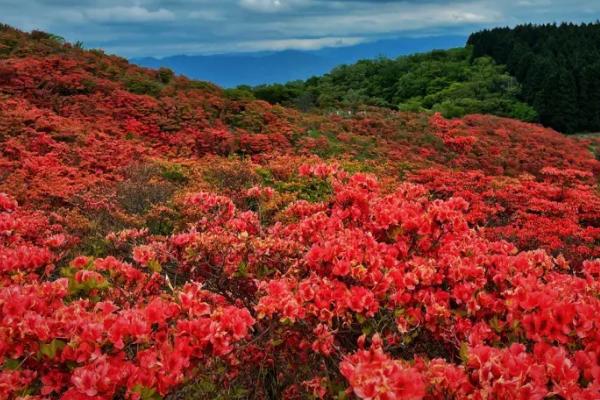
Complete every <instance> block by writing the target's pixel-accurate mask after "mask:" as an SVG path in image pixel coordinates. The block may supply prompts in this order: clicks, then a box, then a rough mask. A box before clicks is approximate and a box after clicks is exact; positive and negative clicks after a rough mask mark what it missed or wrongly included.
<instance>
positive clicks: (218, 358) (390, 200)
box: [0, 27, 600, 400]
mask: <svg viewBox="0 0 600 400" xmlns="http://www.w3.org/2000/svg"><path fill="white" fill-rule="evenodd" d="M0 143H1V145H0V193H1V194H0V364H1V365H2V368H1V369H0V398H2V399H4V398H6V399H16V398H23V399H25V398H27V399H66V400H68V399H73V400H92V399H94V400H96V399H110V398H125V399H143V400H151V399H159V398H167V399H186V398H189V399H192V398H194V399H196V398H200V399H213V398H218V399H247V398H255V399H276V398H277V399H278V398H288V399H305V398H334V399H350V398H361V399H382V400H384V399H386V400H387V399H559V398H565V399H598V398H600V318H599V315H600V259H599V257H600V195H599V192H598V176H600V162H599V161H597V160H596V158H595V155H594V153H593V152H594V151H596V149H597V148H599V147H600V146H599V144H598V142H597V141H595V142H594V141H593V140H592V139H589V140H581V139H576V138H566V137H564V136H562V135H560V134H559V133H556V132H554V131H552V130H549V129H545V128H542V127H540V126H537V125H532V124H526V123H522V122H517V121H513V120H509V119H501V118H495V117H489V116H480V115H475V116H468V117H465V118H463V119H457V120H446V119H444V118H442V117H440V116H439V115H419V114H408V113H397V112H393V111H390V110H381V109H375V108H365V109H363V110H361V111H359V112H358V113H350V112H345V111H343V110H340V112H338V113H336V114H331V115H325V114H301V113H298V112H296V111H292V110H288V109H285V108H283V107H280V106H272V105H269V104H267V103H265V102H260V101H247V100H243V99H232V98H227V97H226V96H224V95H223V93H222V92H221V91H220V89H218V88H216V87H213V86H212V85H210V84H205V83H200V82H192V81H189V80H187V79H185V78H183V77H175V76H172V74H170V73H169V71H166V70H159V71H151V70H145V69H141V68H138V67H135V66H132V65H129V64H127V63H126V61H124V60H122V59H119V58H117V57H114V56H106V55H104V54H102V53H101V52H98V51H83V50H81V49H78V48H75V47H71V46H70V45H68V44H66V45H65V44H62V43H58V42H56V40H55V39H54V38H52V37H48V36H47V35H44V34H42V33H34V34H24V33H21V32H19V31H15V30H12V29H10V28H7V27H3V28H2V29H0Z"/></svg>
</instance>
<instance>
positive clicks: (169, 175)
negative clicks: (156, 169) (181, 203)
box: [162, 164, 188, 183]
mask: <svg viewBox="0 0 600 400" xmlns="http://www.w3.org/2000/svg"><path fill="white" fill-rule="evenodd" d="M162 177H163V178H165V179H166V180H168V181H170V182H173V183H186V182H187V181H188V177H187V173H186V171H185V169H184V167H183V166H182V165H181V164H165V165H163V166H162Z"/></svg>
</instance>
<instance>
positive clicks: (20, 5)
mask: <svg viewBox="0 0 600 400" xmlns="http://www.w3.org/2000/svg"><path fill="white" fill-rule="evenodd" d="M598 18H600V0H398V1H396V0H370V1H368V0H343V1H342V0H186V1H184V0H105V1H100V0H0V22H4V23H8V24H10V25H13V26H16V27H18V28H20V29H24V30H31V29H41V30H45V31H48V32H53V33H56V34H58V35H61V36H63V37H65V38H66V39H67V40H69V41H77V40H80V41H82V42H83V43H84V45H85V46H86V47H89V48H92V47H100V48H103V49H106V50H107V51H108V52H111V53H116V54H120V55H122V56H126V57H137V56H166V55H173V54H211V53H228V52H240V51H258V50H280V49H318V48H321V47H327V46H343V45H351V44H355V43H361V42H368V41H372V40H377V39H380V38H388V37H399V36H430V35H444V34H459V35H462V34H468V33H469V32H471V31H473V30H476V29H479V28H482V27H490V26H498V25H515V24H518V23H522V22H554V21H557V22H560V21H574V22H580V21H595V20H597V19H598Z"/></svg>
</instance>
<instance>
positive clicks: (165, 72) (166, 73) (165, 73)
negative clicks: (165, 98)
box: [157, 67, 175, 85]
mask: <svg viewBox="0 0 600 400" xmlns="http://www.w3.org/2000/svg"><path fill="white" fill-rule="evenodd" d="M157 75H158V80H159V81H161V82H162V83H163V84H165V85H166V84H168V83H169V82H171V80H172V79H173V78H174V77H175V74H174V73H173V71H172V70H170V69H169V68H166V67H160V68H159V69H158V71H157Z"/></svg>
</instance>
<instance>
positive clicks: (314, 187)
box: [275, 178, 333, 203]
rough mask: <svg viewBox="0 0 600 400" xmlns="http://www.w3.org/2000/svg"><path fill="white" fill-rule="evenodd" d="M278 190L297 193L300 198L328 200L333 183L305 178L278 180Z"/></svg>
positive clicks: (318, 200)
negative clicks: (290, 180)
mask: <svg viewBox="0 0 600 400" xmlns="http://www.w3.org/2000/svg"><path fill="white" fill-rule="evenodd" d="M275 189H276V190H277V191H278V192H293V193H296V194H297V196H298V199H300V200H306V201H309V202H311V203H317V202H322V201H325V200H327V199H328V198H329V197H330V196H331V194H332V193H333V188H332V186H331V184H330V183H329V182H328V181H326V180H322V179H316V178H310V179H308V178H304V179H301V180H298V181H292V182H278V183H276V184H275Z"/></svg>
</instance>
